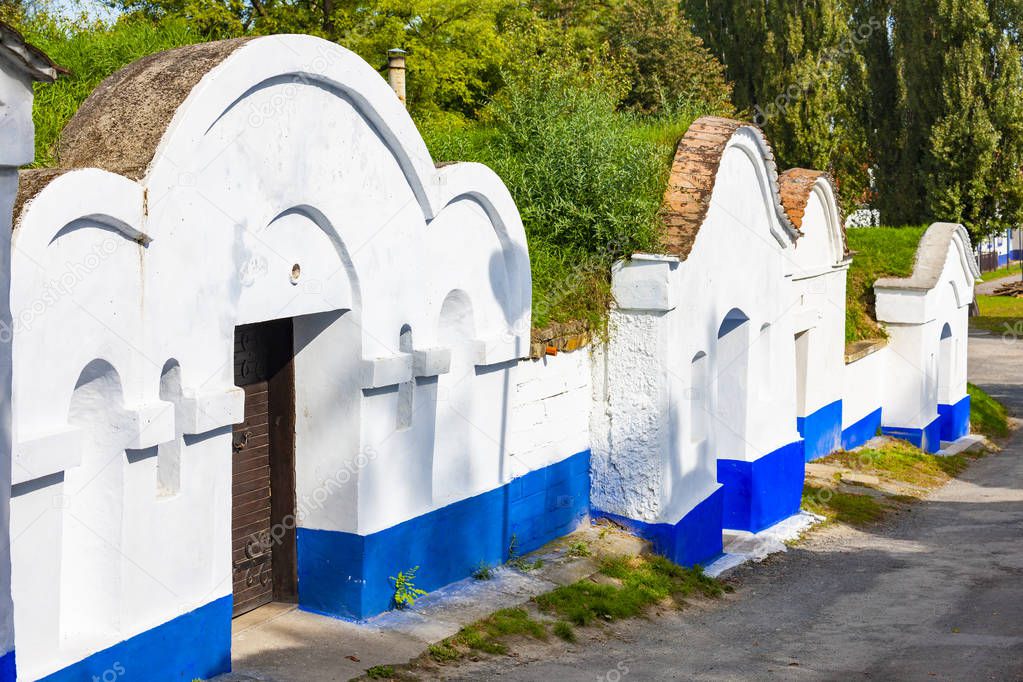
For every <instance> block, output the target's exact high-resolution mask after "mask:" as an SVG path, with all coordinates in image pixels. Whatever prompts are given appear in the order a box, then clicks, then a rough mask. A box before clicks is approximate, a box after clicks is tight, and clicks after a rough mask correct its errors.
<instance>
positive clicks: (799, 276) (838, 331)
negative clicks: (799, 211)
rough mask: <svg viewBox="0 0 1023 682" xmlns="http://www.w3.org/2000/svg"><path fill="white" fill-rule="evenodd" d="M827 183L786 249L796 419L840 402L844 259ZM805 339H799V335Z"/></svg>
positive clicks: (812, 198)
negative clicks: (789, 264) (793, 337)
mask: <svg viewBox="0 0 1023 682" xmlns="http://www.w3.org/2000/svg"><path fill="white" fill-rule="evenodd" d="M839 225H840V217H839V215H838V212H837V205H836V201H835V197H834V194H833V191H832V188H831V185H830V183H828V182H826V181H824V180H823V179H820V180H818V181H817V182H816V183H815V184H814V187H813V190H812V191H811V192H810V195H809V198H808V199H807V202H806V208H805V213H804V215H803V218H802V226H801V232H802V236H801V237H800V238H799V240H798V241H797V242H796V245H795V248H794V249H793V250H792V256H791V258H792V261H793V265H794V266H795V267H794V273H793V277H792V289H793V308H792V310H791V311H790V315H791V319H792V331H793V333H794V334H796V335H797V340H796V347H795V353H796V365H797V367H796V373H797V396H796V403H797V408H796V412H797V415H798V416H800V417H805V416H807V415H809V414H812V413H814V412H815V411H817V410H819V409H821V408H822V407H825V406H827V405H830V404H832V403H834V402H835V401H836V400H841V399H842V398H843V385H842V380H841V376H842V371H843V368H844V364H845V363H844V348H845V296H846V275H847V271H848V260H847V258H846V256H845V253H844V248H845V247H844V244H843V243H842V240H841V232H840V227H839ZM804 334H805V336H804Z"/></svg>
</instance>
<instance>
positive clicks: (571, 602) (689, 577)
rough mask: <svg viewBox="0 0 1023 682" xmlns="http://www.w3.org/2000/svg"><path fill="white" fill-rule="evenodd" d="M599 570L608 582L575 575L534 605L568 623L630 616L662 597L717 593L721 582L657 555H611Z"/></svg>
mask: <svg viewBox="0 0 1023 682" xmlns="http://www.w3.org/2000/svg"><path fill="white" fill-rule="evenodd" d="M600 573H601V575H604V576H607V577H608V578H612V579H613V580H612V581H609V582H594V581H592V580H581V581H579V582H577V583H573V584H571V585H565V586H562V587H558V588H557V589H555V590H553V591H551V592H548V593H546V594H542V595H540V596H539V597H537V598H536V603H537V605H538V606H539V607H540V609H541V610H542V611H544V612H546V613H550V614H553V615H555V616H557V617H558V618H559V619H561V620H563V621H567V622H569V623H571V624H573V625H577V626H586V625H591V624H592V623H594V622H595V621H598V622H599V621H612V620H620V619H622V618H633V617H635V616H638V615H640V614H641V613H642V612H643V611H644V610H645V609H646V608H648V607H649V606H652V605H653V604H656V603H659V602H661V601H664V600H671V601H673V602H674V603H675V604H681V603H682V600H683V599H685V598H686V597H689V596H692V595H701V596H706V597H718V596H720V595H721V594H722V592H723V591H724V590H725V587H724V586H723V585H722V584H721V583H720V582H718V581H717V580H714V579H713V578H708V577H707V576H706V575H704V573H703V570H702V569H700V568H699V567H697V568H692V569H688V568H682V567H681V566H679V565H678V564H675V563H672V562H671V561H669V560H668V559H665V558H664V557H662V556H658V555H654V554H651V555H645V556H641V557H626V556H620V557H612V558H610V559H607V560H605V561H604V563H603V565H602V566H601V568H600Z"/></svg>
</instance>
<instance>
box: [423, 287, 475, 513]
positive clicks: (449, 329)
mask: <svg viewBox="0 0 1023 682" xmlns="http://www.w3.org/2000/svg"><path fill="white" fill-rule="evenodd" d="M475 332H476V324H475V319H474V315H473V307H472V301H471V300H470V298H469V295H468V294H467V293H466V292H464V291H462V290H460V289H456V290H454V291H452V292H450V293H448V295H447V296H446V297H445V298H444V302H443V304H441V309H440V316H439V318H438V323H437V341H438V343H439V344H440V345H441V346H442V347H447V348H450V349H451V365H450V369H449V371H448V373H447V374H443V375H441V376H440V377H439V378H438V386H437V426H436V429H435V436H434V447H433V500H434V504H440V503H442V502H444V501H447V500H450V499H452V498H454V497H457V496H459V495H464V493H465V491H467V490H472V489H473V488H474V485H473V484H474V482H475V481H476V479H477V477H478V475H479V471H478V470H481V469H482V467H481V466H480V464H481V463H479V462H476V461H475V459H474V457H473V448H472V438H473V425H472V424H473V422H472V420H473V392H472V384H473V381H474V379H475V368H476V358H475V355H474V350H475V344H474V340H473V339H474V336H475Z"/></svg>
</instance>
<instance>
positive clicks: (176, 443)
mask: <svg viewBox="0 0 1023 682" xmlns="http://www.w3.org/2000/svg"><path fill="white" fill-rule="evenodd" d="M160 400H165V401H167V402H169V403H172V404H174V405H178V404H180V403H181V401H182V391H181V365H180V364H179V363H178V361H177V360H175V359H173V358H172V359H170V360H168V361H167V362H165V363H164V365H163V369H162V370H161V371H160ZM175 421H177V420H175ZM184 449H185V444H184V438H183V436H182V434H181V433H178V432H175V434H174V440H171V441H167V442H166V443H160V444H159V445H158V446H157V448H156V491H157V494H158V495H159V496H161V497H170V496H172V495H176V494H177V493H178V492H180V490H181V455H182V453H183V452H184Z"/></svg>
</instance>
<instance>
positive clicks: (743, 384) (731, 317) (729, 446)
mask: <svg viewBox="0 0 1023 682" xmlns="http://www.w3.org/2000/svg"><path fill="white" fill-rule="evenodd" d="M750 340H751V339H750V321H749V317H747V316H746V313H744V312H743V311H741V310H739V309H738V308H733V309H732V310H730V311H728V313H727V314H726V315H725V317H724V319H723V320H722V321H721V325H720V326H719V327H718V333H717V348H716V350H715V353H714V356H715V358H716V361H717V372H716V376H715V384H716V386H715V388H716V390H715V396H714V435H715V439H714V454H715V456H716V457H717V458H718V459H721V458H726V459H744V458H745V455H746V452H747V449H748V448H747V447H746V437H747V429H748V418H749V391H750V386H749V377H750Z"/></svg>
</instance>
